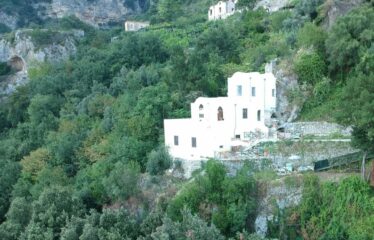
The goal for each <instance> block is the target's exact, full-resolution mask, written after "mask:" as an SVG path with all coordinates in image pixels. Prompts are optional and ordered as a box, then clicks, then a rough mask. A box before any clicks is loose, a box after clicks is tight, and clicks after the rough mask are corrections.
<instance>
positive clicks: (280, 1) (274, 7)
mask: <svg viewBox="0 0 374 240" xmlns="http://www.w3.org/2000/svg"><path fill="white" fill-rule="evenodd" d="M290 3H291V0H260V1H258V2H257V3H256V6H255V9H257V8H260V7H263V8H264V9H266V10H268V11H269V12H276V11H279V10H281V9H283V8H285V7H287V6H288V5H289V4H290Z"/></svg>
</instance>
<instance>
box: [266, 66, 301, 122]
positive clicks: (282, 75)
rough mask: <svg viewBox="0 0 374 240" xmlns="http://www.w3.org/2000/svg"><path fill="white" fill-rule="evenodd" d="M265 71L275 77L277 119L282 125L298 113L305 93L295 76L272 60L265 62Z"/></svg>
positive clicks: (291, 120) (292, 119)
mask: <svg viewBox="0 0 374 240" xmlns="http://www.w3.org/2000/svg"><path fill="white" fill-rule="evenodd" d="M265 72H271V73H273V74H274V76H275V77H276V79H277V111H276V115H277V119H278V120H279V124H280V125H282V124H284V123H286V122H293V121H294V120H295V119H296V118H297V117H298V115H299V113H300V111H301V108H302V106H303V103H304V101H305V100H306V93H305V91H303V86H300V85H299V84H298V81H297V76H296V75H295V74H294V73H292V72H290V71H287V70H286V69H285V68H282V66H280V65H279V64H277V60H276V59H275V60H272V61H271V62H270V63H268V64H266V66H265Z"/></svg>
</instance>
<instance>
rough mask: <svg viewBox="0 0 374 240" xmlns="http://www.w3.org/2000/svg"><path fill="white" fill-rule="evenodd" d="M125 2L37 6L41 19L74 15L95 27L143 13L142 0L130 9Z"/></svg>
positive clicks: (83, 0) (85, 0)
mask: <svg viewBox="0 0 374 240" xmlns="http://www.w3.org/2000/svg"><path fill="white" fill-rule="evenodd" d="M127 2H129V1H124V0H94V1H92V0H52V1H51V3H41V4H35V5H34V8H36V9H37V11H38V14H39V16H40V17H41V18H44V19H45V18H62V17H65V16H70V15H74V16H76V17H77V18H79V19H80V20H82V21H83V22H85V23H88V24H90V25H92V26H95V27H105V26H107V25H108V24H111V23H119V22H123V21H124V20H125V19H126V18H127V17H128V16H129V15H131V14H134V13H139V12H141V11H142V7H143V6H142V4H141V3H142V2H144V1H142V0H137V1H134V4H133V5H132V6H131V7H130V6H129V4H126V3H127Z"/></svg>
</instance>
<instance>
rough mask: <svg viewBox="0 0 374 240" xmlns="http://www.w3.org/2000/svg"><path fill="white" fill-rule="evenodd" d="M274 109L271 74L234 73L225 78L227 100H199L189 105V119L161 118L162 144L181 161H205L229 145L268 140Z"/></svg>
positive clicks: (227, 148)
mask: <svg viewBox="0 0 374 240" xmlns="http://www.w3.org/2000/svg"><path fill="white" fill-rule="evenodd" d="M275 107H276V79H275V77H274V75H273V74H272V73H265V74H260V73H257V72H253V73H242V72H237V73H235V74H234V75H233V76H232V77H231V78H229V79H228V92H227V97H218V98H207V97H200V98H198V99H196V101H195V102H194V103H192V104H191V118H188V119H165V120H164V128H165V145H166V146H167V147H168V148H169V151H170V153H171V155H172V156H173V157H175V158H181V159H191V160H198V159H205V158H212V157H214V156H216V154H217V153H218V152H223V151H230V150H231V148H232V147H233V146H237V145H248V144H250V143H251V142H253V141H255V140H258V139H261V138H269V137H270V134H269V133H270V127H271V124H270V123H271V121H270V117H271V115H272V113H273V112H274V111H275Z"/></svg>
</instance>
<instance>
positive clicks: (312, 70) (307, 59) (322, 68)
mask: <svg viewBox="0 0 374 240" xmlns="http://www.w3.org/2000/svg"><path fill="white" fill-rule="evenodd" d="M294 70H295V72H296V74H297V75H298V78H299V80H300V81H301V82H306V83H308V84H311V85H315V84H316V83H317V82H320V81H322V79H323V77H324V76H325V74H326V71H327V69H326V63H325V62H324V61H323V59H322V57H321V56H320V55H318V53H316V52H305V53H301V54H299V56H297V57H296V60H295V63H294Z"/></svg>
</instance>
